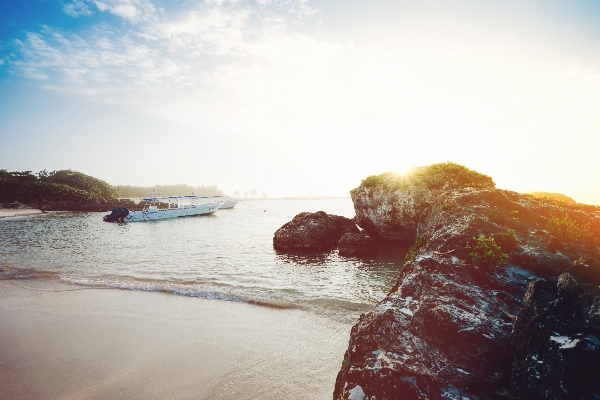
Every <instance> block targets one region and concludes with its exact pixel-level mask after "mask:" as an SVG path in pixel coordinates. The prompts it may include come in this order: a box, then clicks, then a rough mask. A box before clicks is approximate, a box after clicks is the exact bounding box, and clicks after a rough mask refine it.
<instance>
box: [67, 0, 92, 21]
mask: <svg viewBox="0 0 600 400" xmlns="http://www.w3.org/2000/svg"><path fill="white" fill-rule="evenodd" d="M63 11H64V12H65V14H67V15H68V16H70V17H74V18H77V17H79V16H81V15H92V12H91V11H90V9H89V8H88V6H87V4H86V3H84V2H83V0H73V1H72V2H70V3H67V4H63Z"/></svg>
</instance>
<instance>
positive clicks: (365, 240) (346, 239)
mask: <svg viewBox="0 0 600 400" xmlns="http://www.w3.org/2000/svg"><path fill="white" fill-rule="evenodd" d="M337 247H338V250H339V254H340V256H346V257H351V256H360V255H367V254H373V253H374V252H376V251H377V245H376V244H375V241H374V240H373V239H371V237H369V235H367V233H366V232H365V231H361V232H358V233H356V232H347V233H344V235H343V236H342V237H341V238H340V241H339V242H338V245H337Z"/></svg>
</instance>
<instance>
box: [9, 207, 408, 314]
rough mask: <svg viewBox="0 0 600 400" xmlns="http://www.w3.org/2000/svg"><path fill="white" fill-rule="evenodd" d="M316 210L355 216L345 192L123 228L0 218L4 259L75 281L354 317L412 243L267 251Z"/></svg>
mask: <svg viewBox="0 0 600 400" xmlns="http://www.w3.org/2000/svg"><path fill="white" fill-rule="evenodd" d="M319 210H323V211H325V212H328V213H331V214H337V215H344V216H347V217H352V216H353V215H354V210H353V206H352V202H351V201H350V200H349V199H348V200H297V201H296V200H286V201H281V200H262V201H248V202H241V203H240V204H238V205H237V206H236V208H234V209H231V210H221V211H218V212H217V213H216V214H215V215H213V216H208V217H194V218H177V219H170V220H163V221H158V222H143V223H130V224H120V225H118V224H108V223H104V222H102V216H103V213H54V214H45V215H41V216H36V217H30V218H19V219H4V220H0V244H1V245H0V263H1V264H3V265H5V266H6V265H12V266H14V267H17V268H19V269H28V270H31V271H34V272H35V273H37V274H40V273H44V274H52V276H55V277H57V278H59V279H62V280H64V281H67V282H72V283H77V284H85V285H100V286H108V287H118V288H124V289H134V290H149V291H168V292H173V293H178V294H182V295H188V296H197V297H202V298H214V299H223V300H234V301H246V302H253V303H257V304H270V305H273V306H278V307H279V306H281V307H287V306H294V307H305V308H310V309H314V310H316V311H318V312H326V313H327V314H331V315H337V316H340V315H341V316H350V317H352V318H355V317H356V314H357V313H358V312H360V311H365V310H367V309H369V308H370V307H372V305H373V303H375V302H377V301H379V300H381V299H382V298H383V296H384V295H385V294H386V291H387V290H389V289H390V288H391V287H392V286H393V284H394V283H395V281H396V279H397V277H398V274H399V271H400V268H401V266H402V261H403V259H404V255H405V254H406V251H407V248H408V246H404V245H390V244H386V245H384V246H382V247H381V248H380V249H379V253H378V254H377V256H371V257H361V258H346V257H340V256H339V255H338V254H337V251H332V252H329V253H325V254H306V253H305V254H300V253H286V254H280V253H276V252H275V251H274V250H273V246H272V240H273V233H274V232H275V231H276V230H277V229H278V228H279V227H280V226H281V225H283V224H284V223H286V222H288V221H289V220H291V219H292V218H293V217H294V215H296V214H297V213H299V212H302V211H311V212H314V211H319ZM5 275H6V273H5ZM9 275H10V274H9ZM30 275H33V273H31V272H30Z"/></svg>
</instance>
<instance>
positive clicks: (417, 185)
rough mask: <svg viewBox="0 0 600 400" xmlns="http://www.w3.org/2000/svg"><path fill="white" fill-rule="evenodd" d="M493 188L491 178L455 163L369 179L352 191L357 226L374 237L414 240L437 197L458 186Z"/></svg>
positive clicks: (386, 174)
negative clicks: (424, 213) (419, 226)
mask: <svg viewBox="0 0 600 400" xmlns="http://www.w3.org/2000/svg"><path fill="white" fill-rule="evenodd" d="M469 186H474V187H494V182H493V181H492V179H491V178H490V177H488V176H486V175H483V174H480V173H478V172H475V171H472V170H469V169H467V168H465V167H463V166H461V165H458V164H454V163H443V164H436V165H434V166H430V167H428V168H424V167H418V168H415V169H413V170H412V171H411V172H409V173H408V174H406V175H398V174H394V173H385V174H382V175H379V176H370V177H367V179H365V180H364V181H363V182H362V184H361V185H360V186H359V187H358V188H356V189H353V190H352V191H350V195H351V196H352V201H353V202H354V210H355V211H356V217H355V220H356V223H357V224H358V225H359V226H360V227H362V228H363V229H365V230H366V231H367V232H368V233H369V234H371V235H372V236H374V237H380V238H383V239H391V240H400V241H413V240H414V239H415V236H416V234H417V224H418V222H419V216H420V215H421V214H423V212H425V210H426V209H427V208H428V206H429V205H430V204H431V203H432V202H433V200H434V199H435V198H436V196H437V195H438V194H439V193H440V192H443V191H446V190H449V189H456V188H459V187H469Z"/></svg>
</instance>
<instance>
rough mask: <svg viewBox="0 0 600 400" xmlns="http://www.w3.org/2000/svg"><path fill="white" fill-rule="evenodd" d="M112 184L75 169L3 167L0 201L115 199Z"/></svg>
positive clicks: (0, 181)
mask: <svg viewBox="0 0 600 400" xmlns="http://www.w3.org/2000/svg"><path fill="white" fill-rule="evenodd" d="M116 196H117V193H116V192H115V191H114V190H113V189H112V187H111V186H110V185H109V184H108V183H106V182H104V181H102V180H100V179H96V178H94V177H92V176H89V175H85V174H83V173H81V172H77V171H72V170H61V171H52V172H46V171H45V170H44V171H41V172H39V173H38V174H37V175H34V174H32V173H31V171H23V172H17V171H13V172H9V171H7V170H5V169H2V170H0V203H12V202H14V201H18V202H21V203H35V202H39V201H42V200H47V201H87V200H91V199H94V198H98V199H113V198H115V197H116Z"/></svg>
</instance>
